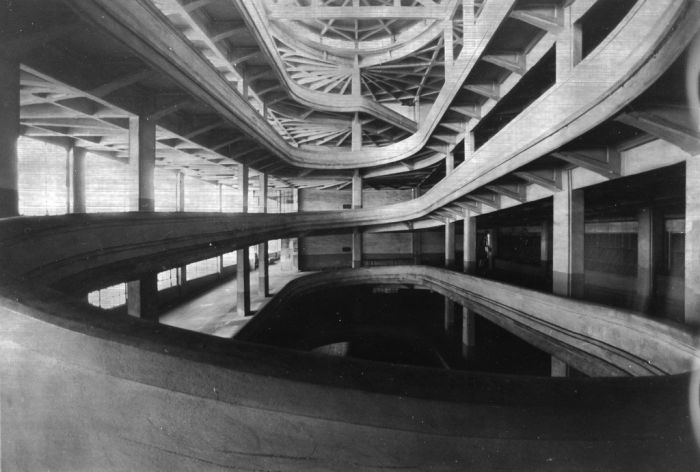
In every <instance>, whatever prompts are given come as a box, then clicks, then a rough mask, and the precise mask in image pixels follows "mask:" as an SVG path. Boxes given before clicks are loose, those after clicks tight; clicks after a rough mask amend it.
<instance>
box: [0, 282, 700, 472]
mask: <svg viewBox="0 0 700 472" xmlns="http://www.w3.org/2000/svg"><path fill="white" fill-rule="evenodd" d="M0 293H1V295H2V298H0V316H2V319H3V321H2V323H1V324H0V333H1V334H0V339H1V340H2V341H1V342H0V351H1V352H0V369H1V370H0V375H1V376H2V377H1V378H2V384H0V388H1V393H2V441H3V443H2V454H3V457H2V459H3V470H56V471H77V470H100V471H112V470H149V471H150V470H156V471H157V470H163V471H173V470H198V471H199V470H283V471H291V470H294V471H313V470H318V471H321V470H323V471H326V470H340V471H346V470H386V469H398V470H518V471H522V470H606V471H614V470H619V471H628V470H650V471H651V470H654V471H656V470H697V467H698V465H700V462H699V461H698V456H697V452H696V449H695V443H694V440H693V434H692V428H691V424H690V420H689V419H688V392H689V388H688V385H689V376H688V375H676V376H667V377H645V378H608V379H549V378H525V377H503V376H489V375H474V374H468V373H463V372H451V371H443V370H434V369H425V368H413V367H402V366H394V365H386V364H378V363H372V362H358V361H353V360H348V359H338V358H326V357H318V356H314V355H310V354H305V353H299V352H292V351H283V350H277V349H273V348H268V347H264V346H256V345H251V344H247V343H243V342H237V341H230V340H222V339H215V338H212V337H208V336H205V335H200V334H197V333H191V332H185V331H182V330H179V329H176V328H170V327H166V326H160V325H153V324H148V323H145V322H142V321H140V320H137V319H131V318H124V317H116V316H109V315H104V314H100V313H99V311H97V310H95V311H92V310H89V309H81V308H80V307H79V306H78V305H77V304H73V303H72V302H70V301H69V300H66V299H64V298H62V297H61V296H58V295H56V294H54V293H51V292H49V291H45V292H43V293H38V292H37V291H36V290H34V291H31V292H30V291H27V290H26V289H25V288H21V287H12V286H5V287H4V288H2V289H0Z"/></svg>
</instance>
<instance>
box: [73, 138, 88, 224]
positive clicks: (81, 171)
mask: <svg viewBox="0 0 700 472" xmlns="http://www.w3.org/2000/svg"><path fill="white" fill-rule="evenodd" d="M71 154H72V155H73V213H85V212H86V205H85V156H86V154H87V151H86V150H85V149H84V148H80V147H76V146H73V148H72V153H71Z"/></svg>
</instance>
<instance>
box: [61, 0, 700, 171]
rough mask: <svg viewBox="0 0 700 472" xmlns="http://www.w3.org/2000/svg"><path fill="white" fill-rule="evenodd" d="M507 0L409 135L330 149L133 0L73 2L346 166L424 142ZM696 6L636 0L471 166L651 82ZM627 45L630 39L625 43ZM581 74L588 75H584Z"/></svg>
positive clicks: (239, 113)
mask: <svg viewBox="0 0 700 472" xmlns="http://www.w3.org/2000/svg"><path fill="white" fill-rule="evenodd" d="M512 4H513V0H503V2H500V1H489V2H486V4H485V6H484V9H483V11H482V13H481V15H479V18H478V20H477V23H476V25H475V33H474V34H475V37H477V38H478V44H477V45H476V46H475V47H473V48H465V49H464V50H463V51H462V53H461V54H460V56H459V58H457V59H456V61H455V63H454V66H453V70H454V71H455V73H454V78H455V81H454V82H455V83H454V84H453V85H454V86H452V87H443V90H442V91H441V92H440V95H439V96H438V97H437V99H436V102H435V104H434V105H433V106H432V107H431V109H430V112H429V113H428V115H427V116H426V118H425V119H424V120H422V122H421V124H420V126H419V129H418V131H417V132H416V133H415V134H413V135H412V136H410V137H409V138H407V139H404V140H402V141H400V142H397V143H395V144H392V145H389V146H385V147H382V148H380V149H377V148H375V149H361V150H359V151H357V150H356V151H346V150H337V149H334V150H333V151H332V152H329V150H328V148H317V149H316V148H314V147H305V148H303V149H302V148H294V147H293V146H291V145H289V144H288V143H287V142H286V141H284V139H282V138H281V137H280V136H279V135H278V134H277V133H275V132H273V131H272V130H271V129H270V127H269V124H268V123H267V122H266V121H265V120H263V119H262V118H261V117H260V116H259V115H257V114H256V113H252V112H251V113H248V112H247V111H252V109H250V106H249V105H248V104H247V103H246V102H245V101H244V100H243V99H242V97H240V96H239V95H238V94H237V92H235V91H234V90H233V89H232V88H231V86H230V84H228V83H226V82H225V81H224V80H223V79H222V78H221V77H219V76H218V75H217V74H216V73H214V71H212V70H211V67H210V65H209V63H208V62H207V61H206V59H205V58H204V57H202V56H201V55H200V54H199V53H197V51H195V50H193V49H192V47H191V46H190V45H188V44H187V43H186V42H184V41H183V40H182V38H181V37H180V36H179V35H178V34H177V33H176V32H175V31H170V30H168V28H165V27H164V28H160V29H159V30H158V34H156V32H155V31H154V28H152V25H153V23H154V22H155V23H158V22H159V21H162V20H159V16H158V14H157V12H155V11H153V9H152V8H151V7H149V6H148V5H146V4H144V3H143V2H139V1H136V0H134V1H132V2H130V5H129V7H128V8H125V6H124V5H123V4H121V3H117V2H108V1H106V0H97V1H94V2H79V3H76V4H75V5H74V8H76V9H77V10H78V11H79V12H81V13H82V14H84V15H86V16H88V17H92V18H94V19H96V20H98V21H99V22H100V24H101V25H102V26H103V27H105V28H106V29H107V30H109V31H111V32H112V33H113V34H116V35H118V36H119V37H120V38H121V39H122V40H123V41H125V42H126V43H127V44H128V45H129V46H131V47H132V48H134V49H135V50H137V51H138V52H139V53H141V54H143V55H144V56H145V58H146V60H148V61H149V62H151V63H152V64H154V65H156V66H157V67H158V68H160V69H161V70H164V71H166V72H167V73H168V74H169V75H171V76H172V77H173V78H174V79H175V80H176V81H177V82H178V83H179V84H180V85H181V86H182V87H183V88H185V89H186V90H188V91H190V93H192V94H193V95H194V96H196V97H198V98H201V99H202V100H203V101H205V102H206V103H208V104H209V105H211V106H212V107H213V108H214V109H215V110H217V111H218V112H219V113H221V114H222V116H224V117H226V118H227V119H229V120H230V121H231V122H233V123H234V124H236V125H237V126H239V127H240V128H241V129H242V130H244V131H245V132H246V133H249V134H250V135H251V136H253V137H254V138H255V139H257V140H259V141H260V142H262V143H264V144H265V145H266V146H267V147H268V149H271V150H272V151H274V152H275V153H276V154H277V155H278V156H279V157H280V158H282V159H284V160H286V161H287V162H289V163H291V164H294V165H298V166H301V167H309V168H328V169H342V168H345V169H349V168H358V167H371V166H379V165H383V164H389V163H392V162H396V161H399V160H402V159H405V158H407V157H410V156H411V155H413V154H415V153H416V152H418V151H419V150H420V149H422V148H423V147H424V146H425V145H426V144H427V142H428V140H429V139H430V137H431V136H432V133H433V131H434V130H435V128H436V127H437V126H438V124H439V122H440V120H441V119H442V117H443V115H444V114H445V112H446V111H447V110H448V108H449V106H450V105H451V102H452V100H453V98H454V96H455V94H456V93H457V91H458V90H459V88H460V87H461V84H462V83H463V82H464V80H465V79H466V78H467V76H468V74H469V72H470V71H471V70H472V68H473V66H474V64H476V62H477V61H478V59H479V57H480V56H481V54H482V52H483V51H484V49H485V48H486V46H487V44H488V40H489V38H490V37H491V36H492V35H493V34H494V32H495V31H496V29H497V27H498V25H500V24H501V22H502V21H503V19H504V18H505V17H506V16H507V14H508V12H509V10H510V7H511V6H512ZM699 9H700V7H698V5H697V2H695V1H691V0H686V1H673V0H654V1H651V0H640V3H639V4H638V5H637V6H636V7H635V8H633V10H632V11H631V12H630V14H629V15H628V16H627V17H626V18H625V19H624V20H623V22H622V23H621V25H620V26H619V27H618V28H617V29H616V30H615V31H614V32H613V33H612V34H611V35H610V36H609V37H608V38H607V39H606V40H605V41H604V42H603V43H602V44H601V45H600V46H598V48H596V50H594V51H593V52H592V53H591V54H590V55H589V56H588V57H586V58H585V59H584V60H583V61H582V62H581V63H579V64H578V65H577V66H576V67H575V68H574V69H573V71H572V73H571V74H570V75H569V76H567V77H566V78H565V79H563V80H561V81H560V82H558V83H557V84H556V85H555V86H553V87H552V88H551V89H550V90H549V91H548V92H547V93H546V94H545V95H544V96H543V97H541V98H540V99H539V100H537V101H536V102H535V103H533V104H532V105H531V106H530V107H528V108H527V109H526V110H524V111H523V112H522V113H521V114H520V115H519V116H518V117H517V118H516V119H515V120H513V122H511V123H510V124H509V125H508V126H507V127H506V128H504V129H503V130H501V132H499V133H498V134H497V135H496V136H495V137H494V138H492V139H491V140H490V141H489V142H488V143H487V144H486V145H484V146H483V147H482V148H481V149H479V151H477V152H476V153H475V155H474V157H473V158H472V159H471V161H470V162H471V163H477V162H478V163H480V164H481V166H480V167H481V168H480V169H479V172H478V173H479V174H480V173H483V172H484V169H483V167H484V166H487V167H491V166H490V165H489V164H490V162H491V161H490V158H491V157H492V155H493V154H496V155H497V158H498V161H499V162H502V161H503V160H504V159H503V155H505V156H506V157H507V159H513V158H514V157H515V156H517V157H518V160H519V161H523V160H525V161H529V160H532V159H534V158H535V157H533V156H534V153H533V151H534V150H536V151H537V152H538V155H537V157H540V156H541V155H542V154H543V153H546V152H550V151H552V150H554V149H556V147H557V146H560V145H561V144H563V143H564V142H566V141H567V140H570V139H571V138H572V137H575V136H579V135H580V134H581V133H583V132H585V131H587V130H589V129H591V128H592V127H594V126H595V125H597V124H599V123H601V122H603V121H604V120H606V119H609V118H610V117H611V116H612V115H613V114H614V113H616V112H618V111H619V110H620V109H622V108H623V107H624V106H625V105H627V104H628V103H629V102H630V101H631V100H632V99H633V98H634V97H636V96H638V95H639V93H641V92H642V91H643V90H645V88H646V87H648V86H649V85H650V84H651V83H653V81H654V80H656V79H657V78H658V77H659V76H660V74H661V73H662V72H663V71H665V70H666V69H667V68H668V66H669V65H670V64H671V63H672V62H673V60H674V59H675V58H676V57H677V55H678V54H679V53H680V51H681V50H682V49H683V48H684V47H685V46H686V45H687V44H688V42H689V40H690V37H691V36H692V35H693V34H694V33H695V31H696V30H697V19H698V10H699ZM630 44H634V45H635V47H634V48H632V49H630ZM621 51H624V52H626V53H627V55H626V57H621V56H622V54H621ZM613 60H614V64H612V62H611V61H613ZM591 77H595V80H590V79H591ZM513 135H517V136H527V137H528V138H529V139H528V140H527V141H526V143H525V144H524V145H523V144H521V143H519V142H518V141H519V140H517V139H512V136H513ZM494 151H496V152H494ZM525 156H527V157H525ZM487 170H490V169H487Z"/></svg>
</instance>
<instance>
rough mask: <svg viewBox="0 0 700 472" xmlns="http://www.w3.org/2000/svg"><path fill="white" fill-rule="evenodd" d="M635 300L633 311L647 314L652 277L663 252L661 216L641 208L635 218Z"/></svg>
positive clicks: (650, 298)
mask: <svg viewBox="0 0 700 472" xmlns="http://www.w3.org/2000/svg"><path fill="white" fill-rule="evenodd" d="M637 218H638V223H639V224H638V228H639V229H638V232H637V298H636V303H635V309H637V310H638V311H641V312H644V313H647V312H649V311H650V309H651V304H652V299H653V296H654V275H655V273H656V268H657V267H658V266H659V260H660V257H661V253H662V251H663V238H664V233H663V231H664V227H663V216H662V215H661V214H660V213H659V211H658V210H655V209H653V208H642V209H641V210H640V211H639V214H638V216H637Z"/></svg>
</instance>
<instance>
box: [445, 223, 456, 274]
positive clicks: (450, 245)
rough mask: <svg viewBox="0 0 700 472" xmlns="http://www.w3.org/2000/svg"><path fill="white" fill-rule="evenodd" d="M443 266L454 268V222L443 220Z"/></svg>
mask: <svg viewBox="0 0 700 472" xmlns="http://www.w3.org/2000/svg"><path fill="white" fill-rule="evenodd" d="M445 268H446V269H454V268H455V223H454V221H452V220H451V219H449V218H448V219H447V220H445Z"/></svg>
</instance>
